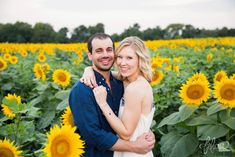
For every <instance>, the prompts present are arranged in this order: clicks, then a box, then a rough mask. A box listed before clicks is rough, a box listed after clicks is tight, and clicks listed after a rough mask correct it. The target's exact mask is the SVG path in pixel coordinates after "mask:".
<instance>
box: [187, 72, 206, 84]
mask: <svg viewBox="0 0 235 157" xmlns="http://www.w3.org/2000/svg"><path fill="white" fill-rule="evenodd" d="M197 80H201V81H204V82H205V83H207V85H209V81H208V80H207V78H206V75H205V74H203V73H201V72H199V73H195V74H194V75H193V76H192V77H190V78H189V79H188V82H194V81H197Z"/></svg>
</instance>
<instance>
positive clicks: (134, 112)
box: [93, 85, 142, 140]
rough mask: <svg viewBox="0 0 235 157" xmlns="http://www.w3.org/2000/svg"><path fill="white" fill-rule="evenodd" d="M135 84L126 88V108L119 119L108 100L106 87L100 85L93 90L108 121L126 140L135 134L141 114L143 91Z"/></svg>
mask: <svg viewBox="0 0 235 157" xmlns="http://www.w3.org/2000/svg"><path fill="white" fill-rule="evenodd" d="M139 91H140V90H136V88H135V87H134V86H131V85H129V86H128V87H127V88H126V89H125V93H124V99H125V108H124V112H123V115H122V117H121V119H119V118H118V117H117V116H116V115H115V114H114V113H113V111H112V109H111V108H110V107H109V105H108V104H107V102H106V97H107V92H106V89H105V87H103V86H98V87H96V88H95V89H94V90H93V92H94V95H95V98H96V101H97V103H98V105H99V106H100V108H101V110H102V111H103V114H104V116H105V117H106V119H107V121H108V123H109V124H110V126H111V127H112V128H113V130H114V131H115V132H116V133H117V134H118V135H119V136H120V137H121V138H122V139H125V140H129V139H130V136H131V135H132V134H133V132H134V130H135V128H136V126H137V124H138V121H139V118H140V114H141V102H142V93H141V92H139Z"/></svg>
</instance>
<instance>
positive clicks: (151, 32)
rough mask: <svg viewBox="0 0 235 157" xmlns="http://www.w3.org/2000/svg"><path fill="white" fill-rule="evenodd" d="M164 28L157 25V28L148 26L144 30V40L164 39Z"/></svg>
mask: <svg viewBox="0 0 235 157" xmlns="http://www.w3.org/2000/svg"><path fill="white" fill-rule="evenodd" d="M163 37H164V30H162V29H161V27H159V26H157V27H155V28H147V29H146V30H144V31H143V40H156V39H163Z"/></svg>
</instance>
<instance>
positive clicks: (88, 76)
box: [80, 66, 120, 88]
mask: <svg viewBox="0 0 235 157" xmlns="http://www.w3.org/2000/svg"><path fill="white" fill-rule="evenodd" d="M112 75H113V77H114V78H116V79H118V80H120V78H119V77H118V72H117V71H112ZM80 81H81V82H82V83H84V84H85V85H86V86H89V87H90V88H95V87H97V86H98V85H97V83H96V79H95V74H94V71H93V69H92V66H88V67H86V68H85V69H84V73H83V75H82V77H81V78H80Z"/></svg>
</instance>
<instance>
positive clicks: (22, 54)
mask: <svg viewBox="0 0 235 157" xmlns="http://www.w3.org/2000/svg"><path fill="white" fill-rule="evenodd" d="M20 54H21V56H22V57H27V56H28V52H27V50H25V49H23V50H22V51H20Z"/></svg>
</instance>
